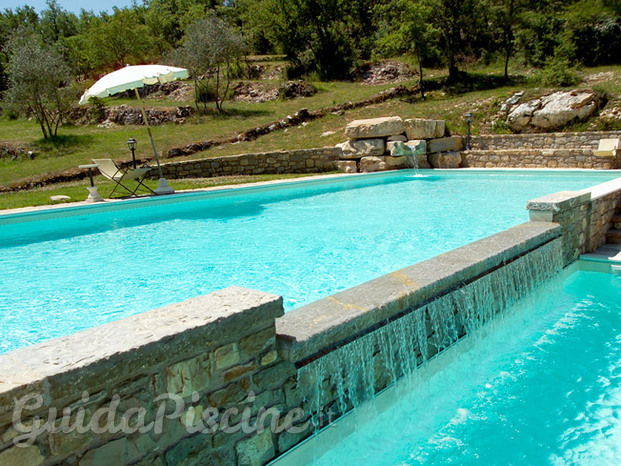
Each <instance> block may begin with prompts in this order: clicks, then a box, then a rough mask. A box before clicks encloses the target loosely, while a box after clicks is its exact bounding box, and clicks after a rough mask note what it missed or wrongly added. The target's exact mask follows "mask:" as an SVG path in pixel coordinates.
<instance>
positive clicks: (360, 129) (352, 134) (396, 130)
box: [345, 117, 404, 139]
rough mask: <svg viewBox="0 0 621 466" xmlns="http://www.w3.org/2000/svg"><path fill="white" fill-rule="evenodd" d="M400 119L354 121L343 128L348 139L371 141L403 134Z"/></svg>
mask: <svg viewBox="0 0 621 466" xmlns="http://www.w3.org/2000/svg"><path fill="white" fill-rule="evenodd" d="M403 129H404V128H403V120H402V119H401V117H385V118H371V119H368V120H355V121H352V122H351V123H349V124H348V125H347V126H346V127H345V136H347V137H348V138H349V139H371V138H383V137H386V136H394V135H396V134H401V133H403Z"/></svg>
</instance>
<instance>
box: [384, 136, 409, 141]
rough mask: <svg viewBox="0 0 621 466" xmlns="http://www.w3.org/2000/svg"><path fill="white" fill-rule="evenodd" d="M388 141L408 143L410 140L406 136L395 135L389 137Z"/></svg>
mask: <svg viewBox="0 0 621 466" xmlns="http://www.w3.org/2000/svg"><path fill="white" fill-rule="evenodd" d="M386 140H387V141H388V142H406V141H407V140H408V138H407V136H406V135H405V134H395V135H394V136H389V137H388V139H386Z"/></svg>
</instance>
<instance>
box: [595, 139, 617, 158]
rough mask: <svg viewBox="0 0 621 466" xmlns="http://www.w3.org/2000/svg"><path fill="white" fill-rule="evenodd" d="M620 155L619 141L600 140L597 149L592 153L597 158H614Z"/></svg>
mask: <svg viewBox="0 0 621 466" xmlns="http://www.w3.org/2000/svg"><path fill="white" fill-rule="evenodd" d="M618 153H621V139H600V140H599V147H598V148H597V149H596V150H594V151H593V155H596V156H597V157H616V156H617V154H618Z"/></svg>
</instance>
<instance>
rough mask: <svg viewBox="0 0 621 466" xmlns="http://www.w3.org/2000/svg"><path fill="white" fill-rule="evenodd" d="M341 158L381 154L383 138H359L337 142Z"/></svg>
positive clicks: (384, 146) (382, 152)
mask: <svg viewBox="0 0 621 466" xmlns="http://www.w3.org/2000/svg"><path fill="white" fill-rule="evenodd" d="M339 147H340V148H341V151H342V153H341V158H342V159H355V158H360V157H366V156H372V155H383V154H384V150H386V144H385V143H384V140H383V139H360V140H357V141H346V142H344V143H342V144H339Z"/></svg>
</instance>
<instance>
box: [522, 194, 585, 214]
mask: <svg viewBox="0 0 621 466" xmlns="http://www.w3.org/2000/svg"><path fill="white" fill-rule="evenodd" d="M590 199H591V193H590V192H589V191H587V192H580V191H559V192H557V193H554V194H547V195H545V196H542V197H538V198H536V199H532V200H530V201H528V203H527V204H526V208H527V209H528V210H537V211H544V212H562V211H564V210H567V209H571V208H574V207H576V206H578V205H580V204H584V203H585V202H589V200H590Z"/></svg>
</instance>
